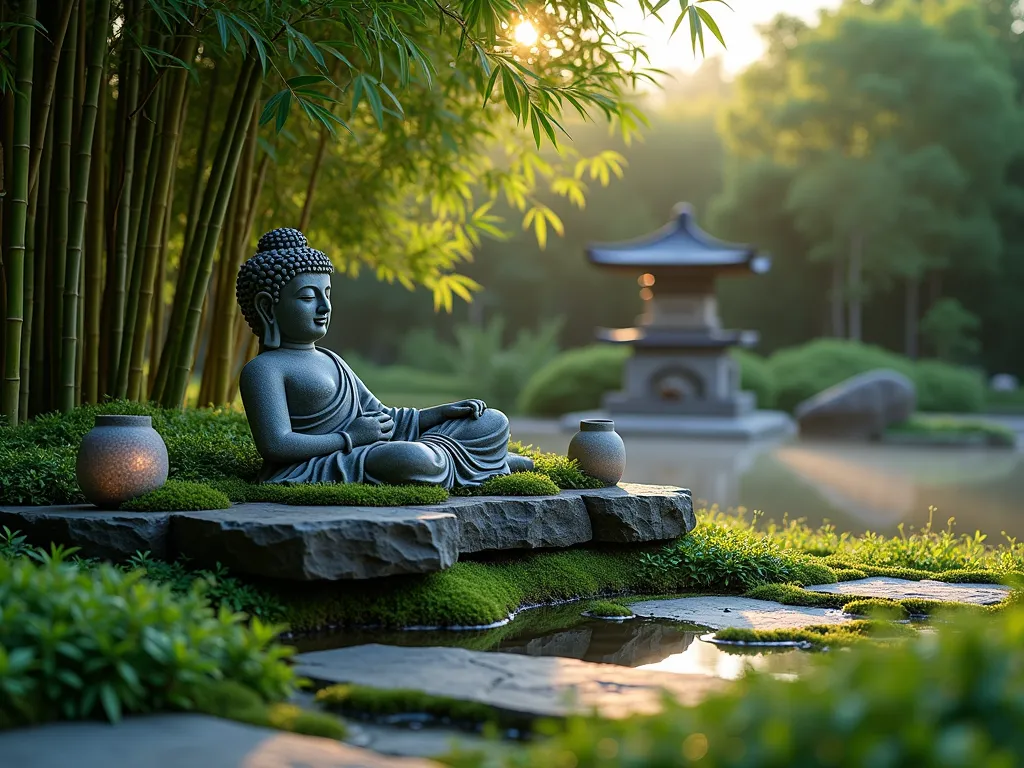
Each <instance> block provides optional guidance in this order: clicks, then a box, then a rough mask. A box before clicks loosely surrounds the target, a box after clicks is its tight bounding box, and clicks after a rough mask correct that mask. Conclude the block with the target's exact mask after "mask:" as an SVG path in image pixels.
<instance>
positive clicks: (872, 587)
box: [805, 576, 1010, 605]
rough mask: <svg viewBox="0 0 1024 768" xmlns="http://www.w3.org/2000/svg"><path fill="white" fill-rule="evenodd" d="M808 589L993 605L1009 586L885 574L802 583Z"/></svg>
mask: <svg viewBox="0 0 1024 768" xmlns="http://www.w3.org/2000/svg"><path fill="white" fill-rule="evenodd" d="M805 589H809V590H810V591H812V592H829V593H831V594H837V595H857V596H858V597H885V598H889V599H890V600H903V599H906V598H920V599H924V600H944V601H946V602H952V603H974V604H975V605H995V604H996V603H1000V602H1002V601H1003V600H1004V599H1006V597H1007V595H1009V594H1010V588H1009V587H1005V586H1003V585H1002V584H950V583H947V582H944V581H928V580H926V581H907V580H906V579H893V578H890V577H888V576H873V577H871V578H869V579H857V580H856V581H841V582H839V583H838V584H816V585H814V586H811V587H805Z"/></svg>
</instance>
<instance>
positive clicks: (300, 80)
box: [287, 75, 327, 88]
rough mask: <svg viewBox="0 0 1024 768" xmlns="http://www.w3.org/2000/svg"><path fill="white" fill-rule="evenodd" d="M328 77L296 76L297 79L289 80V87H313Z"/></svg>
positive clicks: (291, 78)
mask: <svg viewBox="0 0 1024 768" xmlns="http://www.w3.org/2000/svg"><path fill="white" fill-rule="evenodd" d="M326 79H327V77H326V76H324V75H296V76H295V77H290V78H288V81H287V82H288V85H289V86H291V87H292V88H301V87H303V86H305V85H313V84H314V83H322V82H323V81H324V80H326Z"/></svg>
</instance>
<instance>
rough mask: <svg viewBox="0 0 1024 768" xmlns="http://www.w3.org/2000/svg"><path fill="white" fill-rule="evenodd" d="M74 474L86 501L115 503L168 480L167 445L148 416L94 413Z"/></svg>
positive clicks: (131, 497) (118, 503) (79, 451)
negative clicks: (97, 414)
mask: <svg viewBox="0 0 1024 768" xmlns="http://www.w3.org/2000/svg"><path fill="white" fill-rule="evenodd" d="M75 474H76V476H77V478H78V485H79V487H80V488H81V489H82V493H83V494H84V496H85V498H86V499H87V500H88V501H90V502H91V503H93V504H95V505H96V506H97V507H116V506H118V505H120V504H123V503H124V502H126V501H130V500H131V499H134V498H135V497H136V496H141V495H142V494H144V493H148V492H149V491H153V490H156V489H157V488H159V487H160V486H162V485H163V484H164V483H165V482H166V481H167V446H166V445H164V441H163V438H161V437H160V435H159V434H158V433H157V431H156V430H155V429H153V419H152V418H151V417H149V416H97V417H96V425H95V426H94V427H93V428H92V431H90V432H89V434H87V435H86V436H85V437H84V438H83V439H82V445H81V447H80V448H79V449H78V462H77V464H76V466H75Z"/></svg>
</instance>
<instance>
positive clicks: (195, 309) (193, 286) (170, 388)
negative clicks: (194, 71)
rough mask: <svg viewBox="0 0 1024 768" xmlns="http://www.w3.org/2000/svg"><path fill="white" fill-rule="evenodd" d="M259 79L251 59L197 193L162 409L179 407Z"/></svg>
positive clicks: (162, 383)
mask: <svg viewBox="0 0 1024 768" xmlns="http://www.w3.org/2000/svg"><path fill="white" fill-rule="evenodd" d="M259 86H260V78H259V71H258V70H257V67H256V62H255V59H254V57H252V56H251V55H250V56H248V57H247V58H246V60H245V62H244V64H243V66H242V72H241V73H240V77H239V80H238V83H237V85H236V87H235V92H234V95H233V96H232V101H231V106H230V107H229V109H228V117H227V120H226V122H225V126H224V131H223V133H222V134H221V139H220V141H219V142H218V147H217V154H216V156H215V158H214V163H213V168H212V169H211V171H210V178H209V179H208V180H207V183H206V188H205V190H204V193H203V204H202V207H201V208H200V211H199V216H198V219H197V223H196V230H195V233H194V235H193V240H192V242H191V243H190V245H189V251H188V252H186V253H184V254H182V262H181V267H180V269H179V275H178V287H177V291H176V293H175V302H174V306H173V307H172V313H171V325H170V328H169V329H168V334H167V345H166V346H165V348H164V352H163V354H162V355H161V359H160V372H159V373H158V374H157V381H156V387H155V392H157V393H158V394H159V398H160V402H162V403H163V404H164V405H165V406H167V407H180V405H181V403H182V400H183V399H184V396H185V390H186V388H187V387H188V376H189V371H190V369H191V367H192V360H193V357H194V354H195V342H196V332H197V330H198V326H199V314H200V312H201V311H202V302H203V299H204V297H205V293H206V289H207V287H208V284H209V280H210V273H211V271H212V261H213V255H214V249H215V248H216V245H217V239H218V236H219V234H220V227H221V224H222V223H223V218H224V210H225V209H226V207H227V198H228V196H230V194H231V186H232V182H233V181H234V175H235V168H236V166H237V163H238V157H239V154H240V153H241V149H242V143H243V141H244V138H245V133H246V132H247V129H248V127H249V114H250V112H251V110H252V109H253V107H254V105H255V102H256V98H257V95H258V93H259Z"/></svg>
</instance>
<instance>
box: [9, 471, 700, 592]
mask: <svg viewBox="0 0 1024 768" xmlns="http://www.w3.org/2000/svg"><path fill="white" fill-rule="evenodd" d="M695 524H696V519H695V517H694V513H693V502H692V499H691V496H690V492H689V491H688V490H685V489H681V488H674V487H671V486H649V485H630V484H625V483H624V484H622V485H620V486H618V487H615V488H604V489H600V490H593V491H589V490H588V491H564V492H563V493H561V494H559V495H558V496H540V497H495V496H479V497H454V498H451V499H449V500H448V501H446V502H444V503H442V504H436V505H431V506H418V507H298V506H285V505H282V504H235V505H234V506H232V507H231V509H226V510H217V511H210V512H116V511H115V512H108V511H103V510H98V509H96V508H94V507H91V506H86V505H82V506H55V507H0V526H7V527H8V528H10V529H11V530H14V531H20V532H21V533H23V534H25V535H26V536H28V538H29V541H31V542H32V543H34V544H37V545H42V546H49V544H50V543H51V542H54V543H57V544H63V545H65V546H75V547H78V548H79V554H80V555H82V556H83V557H98V558H102V559H109V560H115V561H121V560H126V559H127V558H129V557H131V556H132V555H134V554H135V553H136V552H147V551H148V552H150V553H151V554H152V556H153V557H155V558H158V559H161V560H173V559H175V558H177V557H180V556H184V557H188V558H189V559H190V560H191V561H192V563H193V564H194V565H197V566H212V565H214V564H216V563H220V564H222V565H224V566H226V567H227V568H228V569H230V570H231V571H233V572H235V573H238V574H245V575H250V576H261V577H268V578H276V579H291V580H297V581H316V580H331V581H334V580H341V579H368V578H376V577H380V576H395V575H400V574H413V573H431V572H434V571H440V570H443V569H445V568H448V567H450V566H451V565H453V564H454V563H455V562H457V561H458V559H459V556H460V555H466V554H474V553H481V552H496V551H503V550H531V549H561V548H566V547H572V546H575V545H578V544H586V543H588V542H597V543H609V544H635V543H642V542H649V541H662V540H667V539H674V538H677V537H679V536H682V535H683V534H685V533H688V532H689V531H691V530H692V529H693V527H694V525H695Z"/></svg>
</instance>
